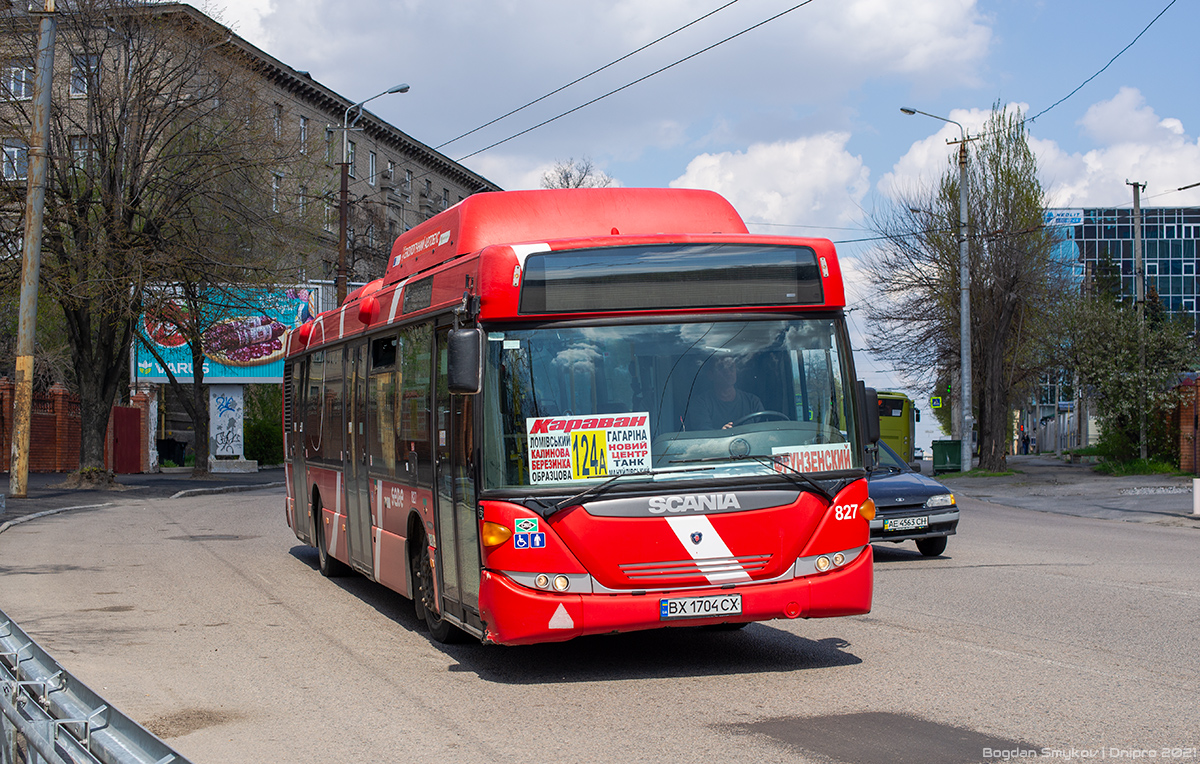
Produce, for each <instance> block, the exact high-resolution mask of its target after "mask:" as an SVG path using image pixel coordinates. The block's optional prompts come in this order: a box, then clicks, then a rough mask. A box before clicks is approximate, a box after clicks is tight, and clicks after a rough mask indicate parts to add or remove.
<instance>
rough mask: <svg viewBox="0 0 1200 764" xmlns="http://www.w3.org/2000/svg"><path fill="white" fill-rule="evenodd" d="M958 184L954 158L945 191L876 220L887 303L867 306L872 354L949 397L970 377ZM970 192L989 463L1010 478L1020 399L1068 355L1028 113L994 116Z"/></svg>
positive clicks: (873, 273) (982, 437)
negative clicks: (965, 372)
mask: <svg viewBox="0 0 1200 764" xmlns="http://www.w3.org/2000/svg"><path fill="white" fill-rule="evenodd" d="M956 153H957V152H955V154H956ZM958 184H959V172H958V165H957V157H956V156H954V155H952V156H951V157H950V162H949V166H948V167H947V170H946V173H945V174H944V175H943V176H942V179H941V181H940V183H939V186H938V187H937V188H936V189H930V190H926V191H923V192H922V191H918V192H915V193H911V194H909V195H907V196H905V197H904V198H901V199H900V200H899V201H898V203H897V204H896V205H895V206H894V207H892V208H891V209H890V210H889V211H887V212H885V213H883V214H882V215H881V216H879V217H877V218H876V220H875V227H876V229H877V230H878V231H879V232H880V233H881V234H882V235H883V236H884V237H885V239H884V243H883V244H882V245H881V246H880V247H879V248H878V249H877V250H875V251H874V252H873V253H872V254H871V255H870V256H868V258H867V259H866V271H867V274H868V277H869V278H870V280H871V282H872V284H873V285H874V286H875V287H876V289H878V291H879V295H880V297H881V299H879V300H878V301H876V302H873V303H871V305H870V306H869V307H868V308H867V315H868V319H869V320H870V321H871V322H872V324H873V327H874V330H875V331H874V332H873V336H872V342H871V351H872V353H874V354H875V355H877V356H879V357H880V358H883V359H886V360H890V361H892V362H894V363H895V364H896V368H897V370H899V371H900V372H901V373H902V374H904V375H905V376H907V377H909V378H910V379H914V380H917V381H918V382H921V383H924V384H926V385H928V386H929V388H930V389H936V390H938V391H939V394H940V392H941V391H943V390H945V386H946V384H947V381H950V380H957V379H958V376H959V356H960V344H959V325H960V324H959V313H960V311H959V287H958V285H959V242H958V218H959V193H958V191H959V186H958ZM968 184H969V186H968V192H969V193H968V199H969V211H968V219H969V224H968V243H969V267H970V273H971V299H970V305H971V316H970V319H971V368H972V389H973V391H974V393H975V400H974V408H975V409H976V411H977V417H976V421H977V422H978V423H979V459H980V461H979V463H980V467H981V468H982V469H986V470H1002V469H1004V468H1005V463H1006V461H1005V447H1006V444H1007V441H1008V435H1009V428H1010V426H1011V423H1010V420H1011V417H1010V410H1011V406H1010V404H1011V401H1012V400H1013V399H1014V397H1015V393H1016V392H1017V391H1020V390H1023V389H1027V387H1028V386H1029V385H1030V384H1032V383H1033V381H1035V380H1036V379H1037V378H1038V377H1039V376H1040V375H1041V374H1042V373H1044V371H1045V370H1046V369H1047V368H1049V367H1051V366H1052V365H1053V364H1054V363H1055V361H1056V359H1057V358H1058V357H1059V353H1060V347H1061V341H1060V337H1061V335H1060V328H1061V324H1060V322H1059V321H1058V320H1057V319H1056V316H1057V314H1058V311H1057V308H1058V300H1059V298H1060V297H1061V296H1062V295H1063V293H1064V291H1065V290H1067V289H1068V288H1069V287H1068V281H1067V270H1066V267H1065V264H1064V263H1062V262H1060V261H1059V260H1057V259H1056V253H1055V249H1056V245H1057V241H1056V239H1055V237H1054V236H1053V234H1052V233H1051V232H1050V229H1046V228H1044V227H1043V226H1042V211H1043V209H1044V196H1043V193H1042V187H1041V184H1040V182H1039V181H1038V177H1037V162H1036V160H1035V158H1034V155H1033V152H1032V151H1031V150H1030V148H1029V143H1028V135H1027V133H1026V131H1025V127H1024V123H1023V122H1022V118H1021V114H1020V113H1019V112H1008V111H1005V110H1004V109H1002V108H1001V107H1000V106H999V105H997V106H995V107H993V110H992V114H991V117H990V118H989V120H988V122H987V124H986V126H985V127H984V132H983V134H982V135H981V136H980V137H979V138H978V139H977V141H975V142H974V143H973V145H972V150H971V156H970V159H969V162H968ZM957 395H958V390H957V389H955V390H954V395H953V396H952V398H953V397H955V396H957ZM961 436H962V437H965V438H969V437H971V434H970V433H962V434H961Z"/></svg>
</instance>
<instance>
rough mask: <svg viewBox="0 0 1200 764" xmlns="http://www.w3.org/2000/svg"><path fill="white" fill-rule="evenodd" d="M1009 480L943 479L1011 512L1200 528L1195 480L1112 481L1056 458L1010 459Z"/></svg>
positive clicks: (944, 476)
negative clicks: (1194, 512) (1014, 509)
mask: <svg viewBox="0 0 1200 764" xmlns="http://www.w3.org/2000/svg"><path fill="white" fill-rule="evenodd" d="M1008 467H1009V469H1011V470H1013V471H1014V472H1016V473H1017V474H1015V475H1009V476H1006V477H970V478H964V477H956V474H957V473H945V474H942V475H939V476H938V480H940V481H941V482H942V483H944V484H945V485H946V487H947V488H950V489H951V490H953V491H954V492H955V493H961V494H963V495H964V496H967V497H969V498H973V499H980V500H983V501H987V502H991V503H994V504H1003V505H1005V506H1009V507H1020V508H1022V509H1032V510H1036V511H1038V512H1054V513H1057V514H1064V515H1075V516H1078V517H1093V518H1099V519H1103V520H1123V521H1126V522H1135V523H1160V524H1167V525H1181V526H1185V527H1195V528H1200V517H1196V516H1193V515H1192V478H1191V477H1188V476H1184V477H1177V476H1167V475H1135V476H1132V477H1110V476H1108V475H1103V474H1101V473H1099V472H1096V471H1094V470H1093V469H1092V465H1090V464H1070V463H1068V462H1065V461H1060V460H1058V459H1055V458H1054V457H1053V456H1051V455H1041V456H1010V457H1008Z"/></svg>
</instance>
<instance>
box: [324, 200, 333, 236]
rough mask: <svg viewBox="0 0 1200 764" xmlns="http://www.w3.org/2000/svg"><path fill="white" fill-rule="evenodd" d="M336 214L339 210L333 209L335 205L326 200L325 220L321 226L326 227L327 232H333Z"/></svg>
mask: <svg viewBox="0 0 1200 764" xmlns="http://www.w3.org/2000/svg"><path fill="white" fill-rule="evenodd" d="M336 216H337V212H336V211H335V210H334V209H333V205H332V204H330V203H329V202H325V222H324V223H322V225H321V227H322V228H324V229H325V231H326V233H333V219H334V218H335V217H336Z"/></svg>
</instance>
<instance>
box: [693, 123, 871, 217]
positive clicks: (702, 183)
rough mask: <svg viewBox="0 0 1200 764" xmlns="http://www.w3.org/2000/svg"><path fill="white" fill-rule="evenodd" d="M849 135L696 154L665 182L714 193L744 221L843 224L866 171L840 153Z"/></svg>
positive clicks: (854, 209)
mask: <svg viewBox="0 0 1200 764" xmlns="http://www.w3.org/2000/svg"><path fill="white" fill-rule="evenodd" d="M849 138H850V136H849V134H846V133H825V134H822V135H815V136H810V137H807V138H799V139H797V140H793V141H780V142H777V143H756V144H754V145H752V146H750V148H748V149H746V151H744V152H743V151H736V152H730V151H725V152H721V153H719V154H701V155H700V156H698V157H696V158H695V159H693V160H692V161H691V162H690V163H689V164H688V166H687V171H686V172H685V173H684V174H683V175H682V176H681V177H679V178H676V179H675V180H673V181H671V183H670V185H671V187H672V188H704V189H708V190H710V191H716V192H717V193H719V194H721V195H722V196H724V197H725V198H726V199H728V200H729V201H730V202H731V203H732V204H733V206H734V208H736V209H737V210H738V212H740V213H741V215H742V217H743V218H745V219H746V220H747V221H757V222H763V223H775V224H786V225H800V224H804V225H812V226H836V225H845V224H846V223H848V222H850V221H852V220H855V219H856V218H857V217H858V216H859V207H858V203H859V202H860V201H861V200H862V198H863V196H865V195H866V193H867V190H868V186H869V183H868V177H869V175H870V171H869V170H868V169H867V168H866V167H865V166H864V165H863V162H862V158H861V157H857V156H852V155H851V154H850V153H849V152H847V151H846V141H847V140H849ZM751 227H753V225H751Z"/></svg>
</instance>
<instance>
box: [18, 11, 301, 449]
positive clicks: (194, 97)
mask: <svg viewBox="0 0 1200 764" xmlns="http://www.w3.org/2000/svg"><path fill="white" fill-rule="evenodd" d="M3 21H4V22H5V23H6V24H7V28H6V29H4V30H3V31H4V32H5V36H4V40H5V43H6V44H7V45H8V46H10V48H13V50H12V53H13V55H16V56H22V55H24V56H26V57H29V58H30V59H31V58H32V46H33V44H34V35H33V34H32V32H33V30H34V28H35V26H34V25H35V24H36V22H31V20H30V18H29V17H28V16H24V15H23V14H20V13H13V14H10V15H9V16H8V17H7V18H5V19H4V20H3ZM57 47H58V50H59V51H60V53H59V55H58V56H57V57H56V69H55V82H54V88H55V94H56V95H55V98H54V107H53V112H52V115H51V150H50V154H51V156H50V168H49V173H48V178H47V188H46V224H45V238H44V243H43V255H42V258H43V263H42V280H43V285H44V289H45V293H46V294H47V295H48V296H49V297H51V298H52V299H54V300H55V301H56V302H57V303H58V305H59V306H60V307H61V310H62V313H63V316H64V319H65V327H66V335H67V340H68V342H69V344H70V347H71V354H72V365H73V367H74V376H75V382H76V384H77V386H78V391H79V395H80V398H81V403H82V405H81V412H82V414H81V416H82V423H81V424H82V437H81V443H80V467H81V469H88V468H101V467H102V466H103V464H104V435H105V430H106V428H107V425H108V418H109V412H110V408H111V406H112V403H113V402H114V400H115V398H116V396H117V393H118V392H119V390H120V388H121V386H122V383H123V382H124V381H125V380H126V378H127V375H128V369H129V366H128V359H129V353H130V349H131V344H132V342H133V339H134V336H135V333H136V324H137V318H138V316H139V315H140V314H141V312H142V309H143V301H144V296H145V295H146V293H147V288H148V287H151V286H153V285H160V284H186V283H187V281H188V279H193V278H195V277H196V276H197V274H204V278H205V279H208V280H210V281H215V282H216V283H228V282H229V281H232V280H237V281H250V282H255V281H261V280H262V279H263V278H264V277H265V274H268V273H271V272H272V271H273V270H274V269H275V268H276V267H277V265H278V263H277V261H276V255H275V253H277V252H279V251H280V250H281V247H280V244H279V240H280V237H281V236H282V235H283V233H284V231H285V229H283V228H282V227H281V223H280V222H279V215H278V214H277V206H278V205H277V197H276V196H275V195H274V192H275V191H276V190H277V185H278V184H277V183H275V182H274V177H276V176H277V175H278V174H279V173H280V172H281V171H282V168H285V167H290V166H292V165H293V163H292V162H291V161H290V160H291V159H292V158H293V157H295V156H296V153H295V151H294V147H291V146H288V145H287V144H286V143H285V142H283V141H281V140H278V136H276V135H272V133H271V125H272V120H271V119H270V118H269V117H268V116H267V115H266V114H265V113H264V112H265V108H264V104H263V103H261V102H260V100H259V99H258V98H257V96H256V93H255V92H254V88H253V87H252V86H251V84H250V82H252V78H250V77H249V76H248V75H249V73H248V72H247V71H246V70H245V69H244V66H243V63H242V61H241V60H240V59H239V57H238V53H237V51H236V49H235V48H234V46H232V45H230V37H229V34H228V32H227V30H225V29H224V28H223V27H220V26H219V25H216V24H212V23H209V22H208V20H207V19H205V18H204V17H203V16H201V15H200V14H192V13H188V12H186V9H182V7H181V6H163V5H158V4H156V3H153V2H148V1H147V0H77V2H73V3H70V4H69V5H68V4H63V5H60V8H59V34H58V46H57ZM27 110H28V102H24V101H20V100H13V101H10V102H9V103H7V104H5V107H4V108H3V109H0V129H2V130H4V131H6V132H7V133H8V134H10V135H13V134H15V135H26V134H27V133H28V130H29V114H28V113H27ZM5 201H7V202H8V203H9V206H10V208H11V207H12V206H13V205H19V203H20V200H19V199H16V198H12V197H10V198H8V199H6V200H5ZM193 352H194V353H195V352H200V353H201V354H202V352H203V351H202V349H200V350H197V348H196V347H194V348H193ZM200 381H201V380H200V379H197V383H199V382H200ZM197 387H199V384H197ZM206 414H207V407H205V417H204V418H205V420H206V419H207V416H206ZM205 434H206V433H205ZM197 435H198V440H200V438H199V435H200V433H199V432H198V433H197ZM205 443H207V440H206V439H205ZM198 462H199V460H198Z"/></svg>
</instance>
